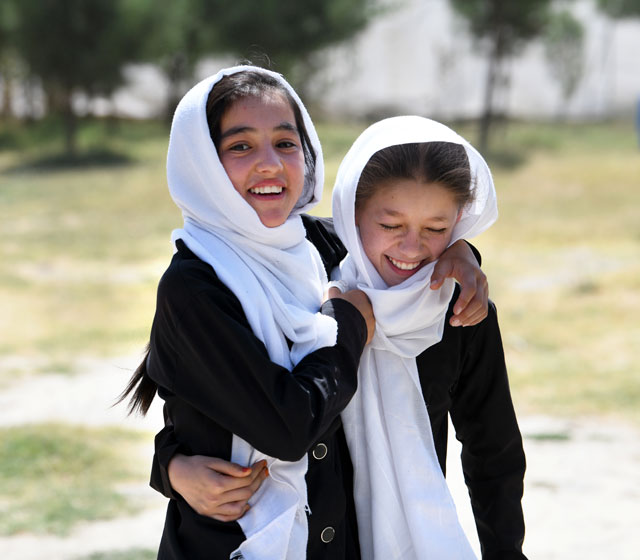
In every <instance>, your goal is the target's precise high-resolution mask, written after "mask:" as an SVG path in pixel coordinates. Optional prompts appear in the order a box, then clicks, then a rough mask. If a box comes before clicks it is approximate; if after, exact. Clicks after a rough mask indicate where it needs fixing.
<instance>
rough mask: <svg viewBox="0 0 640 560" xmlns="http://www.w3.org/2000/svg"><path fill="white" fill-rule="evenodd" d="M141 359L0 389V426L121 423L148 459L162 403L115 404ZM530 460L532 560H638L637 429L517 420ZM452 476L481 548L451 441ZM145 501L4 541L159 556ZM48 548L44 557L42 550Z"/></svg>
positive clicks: (14, 551) (152, 496)
mask: <svg viewBox="0 0 640 560" xmlns="http://www.w3.org/2000/svg"><path fill="white" fill-rule="evenodd" d="M134 365H135V358H130V357H127V358H121V359H111V360H107V361H95V360H87V361H86V362H84V363H83V364H81V368H80V369H81V370H82V371H83V373H82V374H77V375H55V374H51V375H39V376H34V377H26V378H23V379H21V380H19V381H16V382H15V383H13V384H11V385H9V386H6V387H4V388H3V390H2V392H0V426H8V425H17V424H22V423H26V422H43V421H62V422H70V423H82V424H86V425H92V426H97V425H107V424H111V425H121V426H125V427H128V428H133V429H140V430H145V431H148V433H149V438H148V439H147V440H146V441H145V444H144V445H143V448H142V449H141V450H140V451H141V454H140V457H136V458H132V459H134V460H146V458H145V456H146V457H148V458H150V457H151V453H152V435H153V433H154V432H155V431H156V429H157V428H158V426H160V425H161V422H162V414H161V410H160V407H159V406H158V403H156V404H155V405H154V407H152V410H151V413H150V414H149V416H148V417H146V418H145V419H141V418H139V417H126V416H125V411H124V407H123V406H118V407H111V405H112V403H113V401H114V399H115V398H116V396H117V395H118V393H119V392H120V391H121V389H122V387H123V386H124V384H125V381H126V380H127V379H128V377H129V375H130V373H131V369H132V367H133V366H134ZM520 427H521V430H522V433H523V436H524V441H525V449H526V453H527V463H528V468H527V475H526V480H525V498H524V501H523V505H524V512H525V520H526V524H527V537H526V540H525V547H524V549H525V553H526V554H527V556H528V557H529V559H530V560H533V559H539V560H554V559H562V560H572V559H576V560H578V559H579V560H591V559H593V560H596V559H597V560H602V559H603V558H607V559H609V558H611V559H615V560H636V559H637V558H638V550H640V533H639V532H638V530H637V528H638V523H639V522H640V437H639V436H640V431H639V430H637V429H636V428H634V427H632V426H629V425H626V424H623V423H621V422H614V421H608V420H607V421H605V420H602V419H598V418H581V419H575V418H574V419H563V418H552V417H545V416H535V417H534V416H521V417H520ZM448 479H449V484H450V486H451V489H452V493H453V495H454V498H455V500H456V503H457V504H458V510H459V513H460V517H461V520H462V523H463V525H464V527H465V529H466V530H467V533H468V534H469V535H470V540H471V542H472V544H473V545H474V547H475V548H476V551H478V546H477V538H476V537H475V529H474V527H473V519H472V517H471V513H470V509H469V507H468V500H467V496H466V489H465V488H464V484H463V483H462V478H461V473H460V467H459V461H458V448H457V443H456V442H455V441H452V442H451V447H450V451H449V464H448ZM127 491H128V492H132V493H134V494H136V495H138V496H142V497H144V498H145V500H146V503H147V508H146V509H145V510H144V511H142V512H141V513H139V514H138V515H136V516H134V517H124V518H120V519H114V520H111V521H104V522H93V523H85V524H82V525H80V526H77V527H76V529H75V530H74V531H73V533H72V534H71V535H70V536H69V537H66V538H60V537H54V536H37V535H26V534H21V535H16V536H12V537H0V550H1V551H2V557H3V558H6V559H8V560H40V559H41V558H43V557H46V558H47V559H49V560H72V559H76V558H81V557H86V556H88V555H91V554H92V553H96V552H102V551H105V552H106V551H116V550H130V549H153V550H155V549H156V548H157V545H158V541H159V538H160V534H161V532H162V525H163V519H164V504H165V501H164V498H162V497H161V496H159V495H158V494H156V493H155V492H154V491H153V490H151V489H150V488H149V487H148V486H147V484H146V483H144V482H141V483H140V484H139V485H135V486H132V487H129V488H127ZM44 551H46V552H44Z"/></svg>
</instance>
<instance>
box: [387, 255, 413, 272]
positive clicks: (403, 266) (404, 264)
mask: <svg viewBox="0 0 640 560" xmlns="http://www.w3.org/2000/svg"><path fill="white" fill-rule="evenodd" d="M387 258H388V259H389V260H390V261H391V263H392V264H393V266H396V267H398V268H399V269H400V270H415V269H416V268H418V267H419V266H420V261H418V262H415V263H408V262H403V261H397V260H396V259H394V258H392V257H387Z"/></svg>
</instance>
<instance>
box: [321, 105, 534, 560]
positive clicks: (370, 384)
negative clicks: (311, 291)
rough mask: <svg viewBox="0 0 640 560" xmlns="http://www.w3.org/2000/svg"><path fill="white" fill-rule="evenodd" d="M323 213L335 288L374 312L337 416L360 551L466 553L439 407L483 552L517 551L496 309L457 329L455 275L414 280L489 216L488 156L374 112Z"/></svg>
mask: <svg viewBox="0 0 640 560" xmlns="http://www.w3.org/2000/svg"><path fill="white" fill-rule="evenodd" d="M333 216H334V223H335V227H336V231H337V233H338V235H339V236H340V239H341V240H342V241H343V243H344V244H345V246H346V248H347V250H348V253H349V254H348V256H347V258H346V259H345V260H344V261H343V262H342V264H341V266H340V271H339V274H336V275H335V277H339V282H338V285H339V286H340V287H342V289H348V288H355V287H357V288H358V289H361V290H363V291H364V292H365V293H366V294H367V296H368V297H369V299H370V301H371V302H372V305H373V309H374V313H375V317H376V330H375V333H374V336H373V340H372V341H371V343H370V344H369V345H368V346H367V347H366V348H365V350H364V352H363V354H362V357H361V359H360V370H359V376H358V383H359V384H358V390H357V392H356V394H355V396H354V398H353V399H352V400H351V401H350V403H349V405H348V406H347V408H346V409H345V411H344V412H343V413H342V419H343V424H344V429H345V433H346V438H347V443H348V447H349V451H350V453H351V457H352V462H353V469H354V475H355V476H354V495H355V502H356V511H357V520H358V531H359V536H360V545H361V552H362V557H363V558H371V559H383V558H384V559H385V560H387V559H396V558H397V559H400V558H402V559H403V560H404V559H408V558H413V559H421V558H447V559H467V558H474V557H475V556H474V553H473V551H472V549H471V547H470V545H469V543H468V541H467V538H466V536H465V534H464V532H463V530H462V528H461V526H460V524H459V522H458V519H457V514H456V510H455V506H454V503H453V500H452V498H451V495H450V493H449V490H448V487H447V485H446V481H445V479H444V473H445V464H446V446H447V427H448V416H449V415H450V416H451V420H452V423H453V425H454V427H455V430H456V437H457V438H458V439H459V440H460V441H461V442H462V466H463V472H464V475H465V481H466V484H467V486H468V489H469V494H470V497H471V504H472V509H473V512H474V516H475V520H476V526H477V529H478V536H479V540H480V545H481V548H482V556H483V558H485V559H489V558H490V559H503V560H507V559H520V560H522V559H524V558H525V557H524V555H523V554H522V541H523V539H524V521H523V515H522V507H521V498H522V491H523V477H524V471H525V457H524V451H523V447H522V438H521V435H520V431H519V428H518V424H517V420H516V416H515V412H514V409H513V404H512V400H511V396H510V391H509V384H508V379H507V373H506V367H505V362H504V351H503V347H502V341H501V337H500V330H499V327H498V321H497V316H496V311H495V307H494V306H493V304H491V305H490V307H489V314H488V317H487V318H486V319H485V320H484V321H483V322H481V323H479V324H477V325H475V326H472V327H468V328H465V329H455V328H451V325H450V323H449V321H447V319H449V318H450V317H451V314H452V305H453V302H454V300H455V299H456V287H455V285H454V283H453V281H452V280H450V279H448V280H446V281H445V282H444V284H443V285H442V287H441V288H440V289H439V290H437V291H429V290H424V289H423V286H424V284H425V282H426V281H427V280H428V279H429V278H430V277H431V276H432V274H433V269H434V267H435V263H436V261H437V259H439V258H440V257H441V255H442V253H443V251H444V250H445V249H446V248H447V247H448V246H449V245H450V244H451V243H453V242H455V241H456V240H458V239H462V238H465V239H468V238H471V237H473V236H475V235H478V234H479V233H481V232H483V231H484V230H485V229H487V228H488V227H489V226H491V224H492V223H493V222H494V221H495V219H496V218H497V205H496V195H495V189H494V185H493V180H492V177H491V173H490V171H489V168H488V166H487V164H486V162H485V161H484V159H483V158H482V156H481V155H480V154H479V153H478V152H477V151H476V150H475V149H474V148H473V147H472V146H471V145H470V144H469V143H468V142H466V141H465V140H464V139H463V138H462V137H460V136H459V135H458V134H456V133H455V132H454V131H452V130H451V129H449V128H448V127H446V126H444V125H442V124H440V123H437V122H435V121H432V120H429V119H425V118H422V117H413V116H407V117H396V118H391V119H386V120H383V121H380V122H378V123H376V124H374V125H372V126H371V127H369V128H368V129H367V130H365V132H363V133H362V135H361V136H360V137H359V138H358V139H357V140H356V141H355V143H354V144H353V146H352V148H351V149H350V150H349V152H348V154H347V155H346V157H345V158H344V160H343V162H342V164H341V166H340V169H339V171H338V175H337V179H336V185H335V188H334V193H333ZM333 290H335V288H333ZM333 290H330V292H333ZM334 293H335V292H334Z"/></svg>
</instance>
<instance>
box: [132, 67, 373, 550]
mask: <svg viewBox="0 0 640 560" xmlns="http://www.w3.org/2000/svg"><path fill="white" fill-rule="evenodd" d="M167 179H168V184H169V190H170V193H171V196H172V198H173V200H174V201H175V203H176V204H177V205H178V207H179V208H180V209H181V210H182V214H183V218H184V226H183V228H182V229H178V230H175V231H174V232H173V235H172V240H173V242H174V244H175V254H174V257H173V260H172V262H171V264H170V265H169V267H168V269H167V270H166V272H165V273H164V275H163V276H162V279H161V280H160V284H159V286H158V297H157V307H156V313H155V317H154V321H153V326H152V329H151V338H150V343H149V352H148V355H147V357H146V359H145V360H144V361H143V363H142V364H141V365H140V367H139V368H138V370H137V371H136V373H135V375H134V376H133V378H132V379H131V381H130V384H129V386H128V388H127V390H126V391H125V395H124V396H126V395H127V394H129V393H131V392H132V391H133V397H132V408H134V409H135V408H139V409H140V410H141V411H143V412H145V411H146V410H147V409H148V407H149V405H150V403H151V400H152V399H153V398H154V395H155V393H156V391H157V393H158V394H159V396H160V397H162V398H163V399H164V401H165V404H164V414H165V419H166V423H167V426H169V427H170V429H171V430H172V433H173V434H175V437H176V438H177V440H178V441H179V445H180V450H182V451H183V452H185V453H187V454H190V455H191V454H210V455H218V456H220V457H224V458H226V459H231V460H232V461H234V462H235V463H236V464H239V465H242V467H238V468H244V470H245V471H253V472H255V473H260V478H259V479H258V480H263V479H264V482H263V484H262V486H261V487H260V489H259V490H258V492H257V493H256V495H255V496H254V498H255V501H254V502H253V507H252V508H251V510H250V511H249V513H248V514H247V515H245V516H244V517H243V519H242V520H241V521H240V523H224V522H220V521H217V520H214V519H210V518H205V517H202V516H199V515H198V514H197V513H196V512H195V511H194V510H193V509H192V508H190V507H189V505H188V504H187V503H186V502H185V501H184V500H182V499H181V498H180V497H179V496H176V497H175V499H172V500H171V501H170V502H169V506H168V509H167V515H166V521H165V528H164V532H163V535H162V541H161V544H160V550H159V553H158V558H161V559H163V558H171V559H174V558H181V559H185V560H186V559H188V560H197V559H198V558H207V559H214V560H215V559H224V560H228V559H229V558H230V557H233V558H245V559H246V560H250V559H254V558H277V559H290V560H299V559H300V558H304V557H305V556H306V554H307V548H308V547H307V543H308V542H309V541H310V539H309V534H310V532H311V534H312V536H313V537H314V538H313V540H312V542H313V543H315V542H316V540H317V541H318V542H320V539H319V537H316V534H315V533H318V535H319V533H320V531H321V530H322V529H323V528H324V527H326V526H327V525H329V523H328V521H327V517H329V518H330V521H331V524H332V526H333V527H335V528H336V530H339V538H338V539H336V540H335V543H334V546H333V549H332V552H334V553H335V557H336V558H348V557H350V556H351V555H352V551H353V550H356V551H357V546H358V545H357V536H356V534H355V531H354V530H352V529H351V528H350V523H349V518H348V516H347V511H346V505H345V504H346V502H347V500H346V495H348V494H350V492H348V491H347V490H345V488H344V487H343V479H342V476H341V473H342V463H341V461H342V457H344V456H345V455H344V454H343V455H342V456H341V455H340V454H339V453H338V451H337V449H338V448H339V441H338V442H336V443H335V445H334V446H333V447H334V449H335V450H336V451H334V452H333V453H332V456H331V458H330V459H329V460H328V461H327V467H326V469H324V470H322V472H321V473H320V475H322V476H324V479H323V484H326V485H327V487H329V486H331V495H329V496H327V499H326V504H327V507H325V508H324V513H323V510H322V508H315V504H313V503H311V506H312V507H314V510H317V514H318V515H317V523H323V522H324V523H325V525H323V526H322V525H321V526H316V525H313V526H312V527H311V528H309V526H308V523H307V511H308V509H309V504H310V501H309V496H311V495H312V493H311V492H308V488H307V484H309V485H310V486H311V487H312V489H313V487H315V486H320V484H319V483H317V482H315V481H314V480H313V479H312V480H310V481H308V480H307V478H306V475H307V470H308V469H307V451H308V449H309V448H310V447H311V446H312V444H313V443H314V442H315V441H316V440H318V439H320V438H321V437H323V438H326V440H327V441H328V442H333V440H334V438H337V437H338V436H337V435H336V433H337V427H338V426H339V425H340V421H339V414H340V412H341V411H342V409H343V408H344V406H345V405H346V403H347V402H348V400H349V399H350V398H351V396H352V395H353V392H354V391H355V388H356V371H357V363H358V358H359V357H360V353H361V352H362V349H363V347H364V345H365V343H366V341H367V339H368V338H370V336H371V333H372V331H373V326H374V322H373V316H372V313H371V307H370V305H369V303H368V301H367V299H366V296H364V294H363V293H362V292H358V291H352V292H350V293H349V294H348V295H347V296H346V297H342V296H340V297H338V298H333V299H332V300H330V301H327V302H325V303H323V288H324V285H325V282H326V273H325V269H324V265H323V260H322V257H321V255H320V254H319V253H318V251H317V250H316V248H315V247H314V245H313V244H312V243H311V242H309V241H308V240H307V239H306V238H305V235H310V236H312V237H313V236H315V237H316V238H317V239H319V241H318V244H319V245H322V241H321V238H322V229H321V228H320V227H319V226H318V227H315V228H313V227H309V228H308V230H310V231H307V230H305V226H304V224H303V221H302V218H301V216H300V214H301V213H302V212H303V211H305V210H307V209H308V208H310V207H312V206H313V205H314V204H315V203H316V202H317V201H318V200H319V198H320V195H321V193H322V187H323V168H322V152H321V150H320V145H319V141H318V138H317V135H316V133H315V129H314V128H313V125H312V123H311V121H310V119H309V116H308V115H307V113H306V111H305V109H304V106H303V105H302V103H301V102H300V100H299V98H298V97H297V95H296V94H295V92H294V91H293V90H292V89H291V87H290V86H289V84H287V82H286V81H284V79H283V78H282V77H281V76H279V75H278V74H275V73H272V72H268V71H266V70H262V69H259V68H254V67H235V68H230V69H226V70H223V71H221V72H219V73H218V74H217V75H215V76H212V77H211V78H208V79H206V80H204V81H203V82H201V83H199V84H197V85H196V86H194V88H192V89H191V90H190V91H189V92H188V93H187V94H186V95H185V97H184V98H183V99H182V101H181V102H180V104H179V105H178V108H177V109H176V113H175V116H174V119H173V123H172V128H171V136H170V141H169V151H168V156H167ZM324 253H325V254H324V258H325V259H328V260H331V259H332V258H334V257H332V255H331V251H324ZM124 396H123V397H124ZM342 437H344V436H342ZM265 464H267V465H268V469H269V476H268V477H266V479H265V475H266V471H265V469H264V468H263V467H264V466H265ZM251 465H254V469H250V468H249V466H251ZM255 465H257V466H258V467H257V468H256V467H255ZM246 474H247V473H245V475H246ZM320 475H316V478H318V476H320ZM256 476H257V474H256ZM322 476H320V478H322ZM312 478H313V477H312ZM314 521H315V519H314ZM316 546H317V545H316ZM309 548H310V550H313V547H312V546H311V547H309ZM355 554H357V552H355ZM310 557H313V554H310Z"/></svg>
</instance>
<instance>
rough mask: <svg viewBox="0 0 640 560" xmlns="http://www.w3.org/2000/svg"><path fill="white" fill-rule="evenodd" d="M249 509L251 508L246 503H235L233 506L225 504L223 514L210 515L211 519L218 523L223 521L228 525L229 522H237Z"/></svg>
mask: <svg viewBox="0 0 640 560" xmlns="http://www.w3.org/2000/svg"><path fill="white" fill-rule="evenodd" d="M250 509H251V506H250V505H249V504H247V503H246V502H236V503H234V504H225V506H224V509H223V511H224V513H223V512H220V513H216V514H214V515H210V516H209V517H212V518H213V519H217V520H218V521H224V522H225V523H228V522H230V521H237V520H238V519H240V518H241V517H242V516H243V515H244V514H245V513H247V512H248V511H249V510H250Z"/></svg>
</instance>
